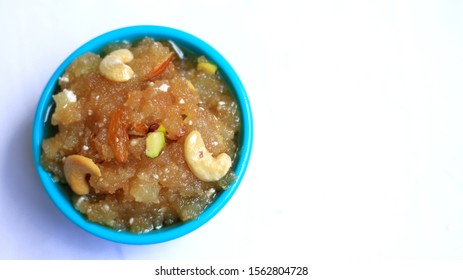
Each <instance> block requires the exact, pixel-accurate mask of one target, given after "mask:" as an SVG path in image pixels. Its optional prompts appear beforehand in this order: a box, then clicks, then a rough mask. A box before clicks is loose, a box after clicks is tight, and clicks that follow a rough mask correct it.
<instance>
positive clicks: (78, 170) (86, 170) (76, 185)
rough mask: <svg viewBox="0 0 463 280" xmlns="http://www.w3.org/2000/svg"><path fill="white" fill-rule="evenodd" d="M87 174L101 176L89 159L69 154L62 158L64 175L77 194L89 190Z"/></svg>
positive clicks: (82, 193)
mask: <svg viewBox="0 0 463 280" xmlns="http://www.w3.org/2000/svg"><path fill="white" fill-rule="evenodd" d="M87 174H90V175H95V176H101V172H100V168H99V167H98V166H97V165H96V164H95V163H94V162H93V161H92V160H91V159H89V158H87V157H84V156H81V155H71V156H68V157H67V158H66V159H65V160H64V176H65V177H66V180H67V181H68V184H69V185H70V186H71V189H72V190H73V191H74V192H75V193H76V194H78V195H84V194H87V193H88V192H89V191H90V186H89V185H88V182H87V178H86V177H87Z"/></svg>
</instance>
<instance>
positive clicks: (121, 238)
mask: <svg viewBox="0 0 463 280" xmlns="http://www.w3.org/2000/svg"><path fill="white" fill-rule="evenodd" d="M145 36H148V37H152V38H154V39H155V40H172V41H173V42H175V43H176V44H177V45H178V46H180V47H181V48H183V49H185V50H188V51H190V52H193V53H195V54H198V55H205V56H206V57H207V58H208V59H209V60H211V61H213V62H214V63H215V64H216V65H217V66H218V69H219V71H220V74H221V75H222V77H223V78H224V80H225V81H226V82H227V83H228V85H229V87H230V89H231V92H232V93H233V94H234V96H235V98H236V100H237V103H238V107H239V110H240V112H241V122H242V126H241V136H240V138H241V139H240V147H239V151H238V156H237V158H236V162H235V165H234V171H235V173H236V175H237V179H236V181H235V182H234V183H233V184H232V185H230V187H229V188H228V189H227V190H225V191H223V192H221V193H220V195H218V197H217V198H216V200H215V201H214V202H213V203H212V204H211V205H210V206H209V207H208V208H207V209H206V210H205V211H204V212H203V213H202V214H201V215H200V216H199V217H198V218H197V219H196V220H193V221H189V222H185V223H180V224H177V225H174V226H170V227H166V228H163V229H160V230H157V231H156V230H155V231H152V232H149V233H145V234H135V233H131V232H125V231H116V230H113V229H110V228H107V227H104V226H102V225H99V224H96V223H93V222H90V221H88V220H87V219H86V218H85V217H84V216H82V215H81V214H80V213H79V212H78V211H76V210H75V209H74V207H73V205H72V203H71V198H70V196H69V192H68V191H67V190H66V189H67V188H69V187H68V186H67V185H61V184H59V183H56V182H54V181H53V179H52V176H51V175H50V173H48V172H47V171H45V170H44V169H43V168H42V166H41V165H40V155H41V153H42V148H41V145H42V140H43V139H44V138H47V137H50V131H52V130H53V129H52V127H51V125H50V124H49V122H47V121H46V120H47V117H48V114H50V113H51V112H49V111H50V108H51V104H52V102H53V101H52V95H53V94H54V93H56V92H57V90H58V88H57V87H58V78H59V77H60V76H62V75H63V73H64V72H65V70H66V67H68V65H69V64H70V63H71V62H72V61H73V60H74V59H75V58H77V57H78V56H80V55H82V54H84V53H86V52H89V51H91V52H96V53H98V52H99V51H101V49H102V48H103V47H104V46H106V45H107V44H108V43H111V42H114V41H120V40H128V41H137V40H139V39H142V38H144V37H145ZM252 138H253V121H252V114H251V107H250V104H249V100H248V97H247V95H246V91H245V89H244V87H243V84H242V83H241V81H240V79H239V77H238V75H237V74H236V73H235V71H234V70H233V68H232V67H231V65H230V64H229V63H228V62H227V61H226V60H225V58H224V57H223V56H222V55H221V54H220V53H218V52H217V51H216V50H215V49H213V48H212V47H211V46H209V45H208V44H207V43H205V42H204V41H202V40H200V39H198V38H196V37H195V36H193V35H190V34H188V33H185V32H183V31H180V30H176V29H172V28H168V27H162V26H148V25H144V26H132V27H126V28H121V29H117V30H114V31H110V32H108V33H105V34H103V35H100V36H98V37H96V38H95V39H93V40H90V41H89V42H88V43H86V44H84V45H83V46H81V47H80V48H78V49H77V50H76V51H75V52H73V53H72V54H71V55H70V56H69V57H68V58H66V60H65V61H64V62H63V63H62V64H61V65H60V66H59V67H58V69H57V70H56V71H55V73H54V74H53V76H52V77H51V79H50V80H49V82H48V83H47V85H46V87H45V89H44V91H43V93H42V96H41V98H40V100H39V104H38V106H37V111H36V114H35V120H34V127H33V134H32V149H33V153H34V162H35V166H36V168H37V172H38V174H39V177H40V179H41V181H42V184H43V186H44V188H45V190H46V192H47V193H48V195H49V197H50V198H51V200H52V201H53V203H54V204H55V205H56V207H58V209H59V210H60V211H61V212H62V213H63V214H64V215H65V216H66V217H68V218H69V219H70V220H71V221H72V222H74V223H75V224H76V225H78V226H79V227H81V228H82V229H84V230H86V231H88V232H90V233H92V234H94V235H96V236H99V237H101V238H104V239H107V240H111V241H114V242H120V243H126V244H154V243H160V242H164V241H168V240H172V239H174V238H178V237H180V236H183V235H185V234H187V233H189V232H191V231H193V230H195V229H197V228H198V227H200V226H202V225H203V224H205V223H206V222H207V221H209V220H210V219H211V218H212V217H214V216H215V215H216V214H217V213H218V212H219V211H220V210H221V209H222V208H223V207H224V206H225V204H227V202H228V201H229V200H230V198H231V197H232V196H233V194H234V193H235V191H236V189H237V188H238V186H239V185H240V183H241V180H242V179H243V176H244V173H245V171H246V168H247V165H248V162H249V158H250V155H251V149H252Z"/></svg>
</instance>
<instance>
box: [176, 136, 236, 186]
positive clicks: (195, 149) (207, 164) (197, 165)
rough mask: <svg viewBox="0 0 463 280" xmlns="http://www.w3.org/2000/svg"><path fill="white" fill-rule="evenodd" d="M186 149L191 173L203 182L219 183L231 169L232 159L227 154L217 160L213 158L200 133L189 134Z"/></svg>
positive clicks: (222, 154) (219, 156)
mask: <svg viewBox="0 0 463 280" xmlns="http://www.w3.org/2000/svg"><path fill="white" fill-rule="evenodd" d="M184 149H185V159H186V162H187V164H188V166H189V167H190V170H191V172H193V174H194V175H195V176H196V177H197V178H198V179H200V180H202V181H205V182H213V181H217V180H219V179H220V178H222V177H223V176H225V174H227V172H228V170H229V169H230V167H231V158H230V156H229V155H227V154H226V153H221V154H220V155H218V156H217V157H216V158H214V157H213V156H212V154H211V153H210V152H209V151H208V150H207V149H206V146H205V145H204V141H203V138H202V137H201V133H199V131H196V130H194V131H192V132H190V133H189V134H188V136H187V137H186V139H185V144H184Z"/></svg>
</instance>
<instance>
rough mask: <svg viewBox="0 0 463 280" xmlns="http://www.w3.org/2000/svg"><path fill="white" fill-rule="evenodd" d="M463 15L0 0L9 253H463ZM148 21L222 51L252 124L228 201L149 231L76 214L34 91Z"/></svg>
mask: <svg viewBox="0 0 463 280" xmlns="http://www.w3.org/2000/svg"><path fill="white" fill-rule="evenodd" d="M163 2H165V3H163ZM462 15H463V2H461V1H456V0H439V1H426V0H424V1H423V0H421V1H419V0H396V1H394V0H391V1H347V0H346V1H340V0H339V1H334V0H331V1H330V0H327V1H292V0H286V1H257V0H254V1H244V0H242V1H241V0H240V1H238V0H234V1H215V0H214V1H205V0H202V1H198V0H197V1H162V2H161V1H153V0H150V1H134V0H131V1H127V0H126V1H114V0H113V1H51V0H49V1H30V2H27V1H21V0H15V1H7V0H0V28H1V32H2V36H1V39H2V40H1V42H0V63H1V66H0V77H1V80H0V98H1V104H0V106H1V107H0V122H1V125H0V141H1V145H0V172H1V173H0V259H160V260H168V259H172V260H179V259H183V260H198V259H202V260H209V259H210V260H240V261H243V260H250V261H259V262H266V261H269V262H274V261H280V260H285V261H290V260H291V259H294V260H299V261H303V262H308V261H310V260H324V259H325V260H332V259H350V260H352V259H353V260H407V259H418V260H422V259H426V260H441V259H443V260H449V259H450V260H454V259H457V260H462V259H463V110H462V108H463V83H462V77H463V16H462ZM138 24H152V25H164V26H170V27H174V28H178V29H181V30H183V31H186V32H188V33H191V34H193V35H195V36H198V37H199V38H201V39H203V40H204V41H206V42H208V43H209V44H210V45H212V46H213V47H214V48H215V49H217V50H218V51H219V52H221V53H222V54H223V55H224V57H225V58H226V59H227V60H228V61H229V62H230V63H231V64H232V66H233V67H234V68H235V70H236V71H237V73H238V74H239V76H240V78H241V80H242V82H243V83H244V85H245V88H246V90H247V93H248V96H249V99H250V100H251V106H252V109H253V115H254V124H255V141H254V149H253V154H252V158H251V162H250V164H249V168H248V171H247V173H246V176H245V178H244V180H243V182H242V184H241V186H240V187H239V189H238V191H237V192H236V194H235V196H234V197H233V198H232V199H231V201H230V202H229V204H227V206H226V207H225V208H224V209H223V210H222V211H221V212H220V213H219V214H218V215H217V216H216V217H214V218H213V219H212V220H211V221H210V222H208V223H207V224H206V225H204V226H203V227H201V228H200V229H198V230H196V231H194V232H192V233H190V234H188V235H186V236H184V237H181V238H179V239H176V240H173V241H170V242H166V243H162V244H157V245H150V246H130V245H121V244H117V243H112V242H109V241H105V240H102V239H100V238H97V237H94V236H92V235H90V234H88V233H87V232H84V231H83V230H81V229H80V228H78V227H77V226H75V225H74V224H72V223H71V222H70V221H68V220H67V219H66V218H65V217H64V216H63V215H62V214H61V213H60V212H59V211H58V210H57V209H56V208H55V207H54V205H53V204H52V202H51V201H50V200H49V198H48V196H47V195H46V193H45V191H44V189H43V188H42V186H41V183H40V181H39V178H38V176H37V174H36V172H35V169H34V164H33V159H32V151H31V131H32V122H33V116H34V113H35V107H36V105H37V102H38V99H39V97H40V94H41V91H42V90H43V88H44V86H45V84H46V83H47V81H48V79H49V78H50V76H51V75H52V73H53V72H54V71H55V69H56V68H57V67H58V65H59V64H60V63H61V62H62V61H63V60H64V59H65V58H66V57H67V56H68V55H69V54H70V53H71V52H72V51H74V50H75V49H76V48H78V47H79V46H80V45H82V44H83V43H85V42H87V41H88V40H90V39H92V38H93V37H95V36H97V35H100V34H102V33H104V32H107V31H109V30H112V29H115V28H119V27H123V26H129V25H138Z"/></svg>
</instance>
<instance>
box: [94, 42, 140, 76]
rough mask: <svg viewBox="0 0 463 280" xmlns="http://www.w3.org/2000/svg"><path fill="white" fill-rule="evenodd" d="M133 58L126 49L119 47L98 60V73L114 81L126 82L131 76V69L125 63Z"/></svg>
mask: <svg viewBox="0 0 463 280" xmlns="http://www.w3.org/2000/svg"><path fill="white" fill-rule="evenodd" d="M132 60H133V54H132V53H131V52H130V51H129V50H128V49H119V50H115V51H113V52H111V53H110V54H108V55H107V56H106V57H105V58H103V60H102V61H101V62H100V73H101V74H102V75H103V76H105V77H106V78H108V79H109V80H111V81H114V82H126V81H128V80H130V79H131V78H132V77H133V74H134V73H133V70H132V68H130V66H128V65H126V64H125V63H128V62H130V61H132Z"/></svg>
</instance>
